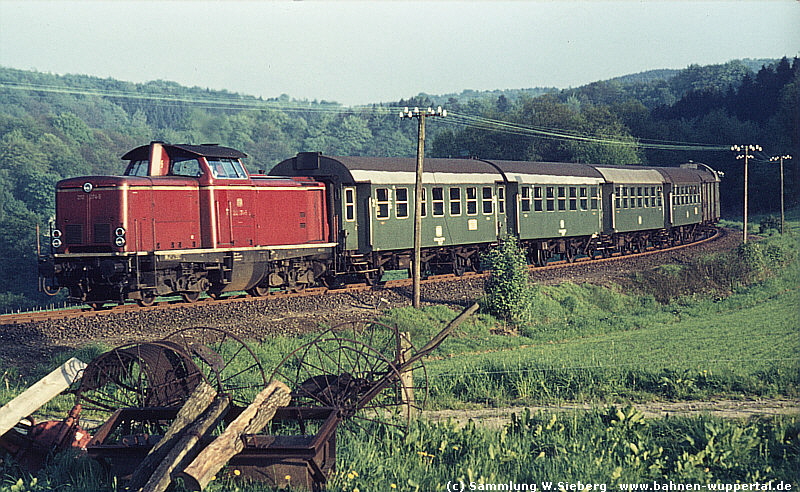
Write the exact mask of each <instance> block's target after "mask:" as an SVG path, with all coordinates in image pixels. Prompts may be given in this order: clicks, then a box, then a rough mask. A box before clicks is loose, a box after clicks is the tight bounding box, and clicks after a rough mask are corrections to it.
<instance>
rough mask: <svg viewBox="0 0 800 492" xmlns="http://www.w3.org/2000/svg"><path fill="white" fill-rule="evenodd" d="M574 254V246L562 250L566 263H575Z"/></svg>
mask: <svg viewBox="0 0 800 492" xmlns="http://www.w3.org/2000/svg"><path fill="white" fill-rule="evenodd" d="M575 253H576V251H575V247H574V246H567V247H566V249H565V250H564V260H565V261H566V262H567V263H572V262H573V261H575Z"/></svg>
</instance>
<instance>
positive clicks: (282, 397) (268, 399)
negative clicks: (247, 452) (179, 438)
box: [176, 381, 291, 490]
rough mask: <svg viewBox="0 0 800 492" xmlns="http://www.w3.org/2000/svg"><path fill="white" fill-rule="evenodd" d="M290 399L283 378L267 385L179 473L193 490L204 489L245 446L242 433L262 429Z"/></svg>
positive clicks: (186, 485) (255, 431)
mask: <svg viewBox="0 0 800 492" xmlns="http://www.w3.org/2000/svg"><path fill="white" fill-rule="evenodd" d="M290 400H291V396H290V390H289V388H288V387H287V386H286V385H285V384H283V383H281V382H280V381H273V382H271V383H270V384H269V386H267V387H266V388H264V389H263V390H262V391H261V392H260V393H259V394H258V395H257V396H256V397H255V399H254V400H253V403H251V404H250V405H249V406H248V407H247V408H245V409H244V410H243V411H242V413H241V414H240V415H239V416H238V417H236V419H235V420H234V421H233V422H231V423H230V424H229V425H228V427H227V428H226V429H225V432H223V433H222V434H221V435H220V436H219V437H217V438H216V439H215V440H214V442H212V443H211V444H209V445H208V446H207V447H206V448H205V449H203V451H201V452H200V454H199V455H197V457H196V458H195V459H194V461H192V463H191V464H190V465H189V466H187V467H186V468H185V469H184V470H183V471H182V472H181V473H178V474H177V475H176V476H177V477H180V478H182V479H183V480H184V486H185V487H186V488H188V489H191V490H203V489H204V488H205V487H206V486H207V485H208V483H209V482H210V481H211V478H212V477H213V476H214V475H216V474H217V472H218V471H219V470H221V469H222V467H223V466H225V464H226V463H227V462H228V461H229V460H230V459H231V458H233V457H234V456H235V455H236V454H238V453H240V452H241V451H242V450H243V449H244V441H243V440H242V435H243V434H255V433H258V432H260V431H261V430H262V429H263V428H264V427H266V425H267V424H268V423H269V422H270V421H271V420H272V417H274V416H275V410H277V408H278V407H285V406H286V405H288V404H289V401H290Z"/></svg>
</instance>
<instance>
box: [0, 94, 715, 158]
mask: <svg viewBox="0 0 800 492" xmlns="http://www.w3.org/2000/svg"><path fill="white" fill-rule="evenodd" d="M0 88H3V89H11V90H20V91H28V92H44V93H56V94H72V95H82V96H94V97H106V98H116V99H133V100H140V101H150V102H153V103H155V104H158V105H161V106H173V105H174V106H181V105H185V104H191V105H195V106H200V107H203V108H207V109H219V110H243V111H264V110H277V111H283V112H287V113H292V112H297V113H330V114H342V113H364V112H373V113H379V114H380V113H382V114H384V115H386V116H387V117H389V116H393V115H395V114H397V111H398V110H399V109H400V108H399V107H394V106H382V105H377V106H376V105H372V106H357V107H343V106H325V105H320V104H314V103H302V102H294V103H290V104H285V103H281V102H278V101H263V100H257V99H254V98H252V97H251V96H239V95H236V94H231V95H230V96H229V97H199V96H194V95H192V96H177V95H175V96H171V95H163V94H151V93H145V92H137V91H126V90H104V89H95V88H80V87H68V86H67V87H65V86H56V85H47V84H35V83H15V82H0ZM236 98H240V100H237V99H236ZM304 104H308V105H304ZM450 116H451V118H450V121H449V122H448V124H450V125H453V126H458V127H465V128H475V129H478V130H484V131H491V132H494V133H504V134H509V135H519V136H526V137H536V138H545V139H551V140H566V141H578V142H586V143H593V144H600V145H617V146H624V147H632V148H643V149H650V150H670V151H709V152H719V151H726V150H728V149H729V146H727V145H717V144H706V143H697V142H680V141H667V140H654V139H642V138H636V137H631V138H630V139H620V138H616V137H607V136H597V135H590V134H583V133H579V132H575V131H570V130H564V129H557V128H548V127H543V126H534V125H523V124H519V123H513V122H509V121H503V120H496V119H491V118H486V117H482V116H474V115H469V114H465V113H453V112H450Z"/></svg>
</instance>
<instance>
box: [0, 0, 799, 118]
mask: <svg viewBox="0 0 800 492" xmlns="http://www.w3.org/2000/svg"><path fill="white" fill-rule="evenodd" d="M797 26H800V2H798V1H792V0H782V1H737V2H723V1H713V2H690V1H619V2H610V1H592V2H587V1H546V2H532V1H521V0H519V1H512V2H499V1H454V0H451V1H445V2H407V1H399V0H398V1H372V2H367V1H360V2H354V1H335V0H334V1H327V2H323V1H319V2H317V1H306V2H289V1H281V2H268V1H257V0H249V1H224V2H223V1H205V2H201V1H193V0H172V1H155V0H148V1H144V0H139V1H89V0H81V1H64V0H58V1H55V0H50V1H35V0H34V1H30V0H28V1H17V0H0V65H2V66H6V67H12V68H21V69H35V70H38V71H41V72H52V73H58V74H64V73H81V74H89V75H95V76H99V77H114V78H117V79H121V80H128V81H132V82H145V81H148V80H156V79H164V80H172V81H175V82H178V83H180V84H184V85H188V86H195V85H197V86H200V87H204V88H205V87H209V88H212V89H227V90H229V91H233V92H240V93H244V94H250V95H255V96H263V97H265V98H266V97H276V96H278V95H280V94H282V93H286V94H289V95H290V96H292V97H294V98H298V99H302V98H307V99H325V100H329V101H331V100H333V101H338V102H340V103H343V104H365V103H371V102H380V101H396V100H398V99H400V98H407V97H410V96H414V95H416V94H418V93H419V92H427V93H431V94H443V93H450V92H460V91H461V90H462V89H476V90H488V89H518V88H529V87H541V86H556V87H559V88H566V87H576V86H579V85H582V84H586V83H589V82H593V81H596V80H601V79H606V78H611V77H615V76H618V75H625V74H629V73H636V72H641V71H644V70H649V69H657V68H685V67H687V66H688V65H690V64H701V65H705V64H714V63H724V62H726V61H729V60H731V59H736V58H780V57H782V56H789V57H793V56H797V55H798V54H800V34H799V32H800V29H798V27H797Z"/></svg>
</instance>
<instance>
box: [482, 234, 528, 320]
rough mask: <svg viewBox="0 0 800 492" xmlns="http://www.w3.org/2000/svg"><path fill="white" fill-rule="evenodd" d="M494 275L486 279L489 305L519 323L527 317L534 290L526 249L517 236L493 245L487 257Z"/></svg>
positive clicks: (495, 313)
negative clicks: (531, 288)
mask: <svg viewBox="0 0 800 492" xmlns="http://www.w3.org/2000/svg"><path fill="white" fill-rule="evenodd" d="M485 260H486V262H487V263H488V264H489V268H490V270H491V275H490V277H489V279H488V280H487V281H486V288H485V290H486V297H484V299H483V303H484V306H485V307H486V309H487V310H488V311H489V312H490V313H492V314H493V315H495V316H497V317H498V318H500V319H504V320H506V321H509V322H511V323H515V324H519V323H523V322H525V321H526V320H527V319H528V316H529V314H530V307H531V290H530V285H529V281H528V262H527V260H526V258H525V252H524V251H523V250H522V248H520V246H519V244H518V243H517V240H516V239H515V238H514V237H509V238H508V239H506V240H505V241H503V242H502V243H501V244H500V245H499V246H498V247H496V248H494V249H492V250H491V251H490V252H489V254H488V255H487V256H486V258H485Z"/></svg>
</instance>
